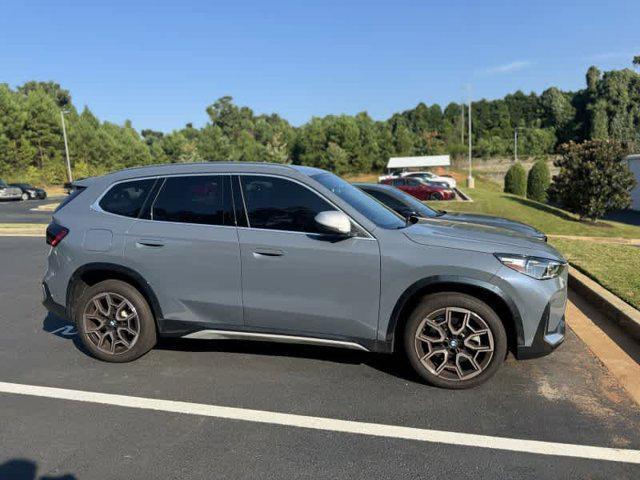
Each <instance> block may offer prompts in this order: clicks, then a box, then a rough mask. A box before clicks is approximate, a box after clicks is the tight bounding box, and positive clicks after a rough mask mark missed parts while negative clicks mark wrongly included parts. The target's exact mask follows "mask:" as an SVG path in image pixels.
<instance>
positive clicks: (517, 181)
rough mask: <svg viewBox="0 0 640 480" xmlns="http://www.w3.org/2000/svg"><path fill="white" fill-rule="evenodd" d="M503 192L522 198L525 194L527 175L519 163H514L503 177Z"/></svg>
mask: <svg viewBox="0 0 640 480" xmlns="http://www.w3.org/2000/svg"><path fill="white" fill-rule="evenodd" d="M504 191H505V192H506V193H513V194H514V195H520V196H521V197H524V196H525V194H526V193H527V174H526V172H525V171H524V168H523V167H522V165H521V164H520V163H514V164H513V165H511V167H509V170H507V174H506V175H505V176H504Z"/></svg>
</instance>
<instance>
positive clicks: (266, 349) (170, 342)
mask: <svg viewBox="0 0 640 480" xmlns="http://www.w3.org/2000/svg"><path fill="white" fill-rule="evenodd" d="M42 329H43V330H44V331H45V332H47V333H50V334H51V335H55V336H56V337H59V338H64V339H67V340H71V341H72V342H73V344H74V346H75V347H76V348H77V349H78V350H80V351H81V352H82V353H84V354H87V355H89V352H88V351H87V350H86V349H85V348H84V346H83V345H82V343H81V342H80V340H79V338H78V335H77V331H76V329H75V327H74V326H73V324H71V323H70V322H68V321H67V320H65V319H63V318H60V317H58V316H56V315H55V314H53V313H49V314H48V315H47V316H46V317H45V318H44V320H43V322H42ZM155 349H156V350H165V351H176V352H180V351H182V352H212V353H216V352H217V353H237V354H240V355H241V354H247V355H267V356H271V357H291V358H306V359H311V360H321V361H326V362H333V363H343V364H352V365H367V366H368V367H371V368H373V369H375V370H378V371H381V372H383V373H386V374H388V375H392V376H395V377H398V378H402V379H404V380H407V381H411V382H417V383H423V382H422V380H421V378H420V377H419V376H418V375H417V374H416V373H415V372H414V371H413V369H412V368H411V366H410V365H409V363H408V361H407V360H406V358H405V357H404V355H401V354H399V353H394V354H391V355H386V354H381V353H371V352H359V351H355V350H345V349H342V348H333V347H317V346H313V345H296V344H286V343H275V342H255V341H241V340H195V339H185V338H160V339H159V340H158V343H157V345H156V346H155ZM0 478H2V477H0Z"/></svg>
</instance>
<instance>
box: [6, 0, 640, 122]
mask: <svg viewBox="0 0 640 480" xmlns="http://www.w3.org/2000/svg"><path fill="white" fill-rule="evenodd" d="M1 11H2V15H1V16H0V82H6V83H9V84H10V85H11V86H16V85H18V84H20V83H22V82H24V81H26V80H32V79H37V80H54V81H57V82H59V83H61V84H62V85H63V86H64V87H65V88H67V89H69V90H70V91H71V93H72V95H73V99H74V103H75V105H76V106H78V108H82V106H83V105H85V104H86V105H88V106H89V107H90V108H91V109H92V110H93V112H94V113H95V114H96V115H98V117H99V118H101V119H103V120H109V121H113V122H117V123H122V122H123V121H124V120H125V119H127V118H128V119H131V120H132V121H133V123H134V126H135V127H136V128H138V129H142V128H155V129H159V130H163V131H169V130H172V129H174V128H180V127H182V126H183V125H184V124H185V123H187V122H193V123H194V124H195V125H197V126H199V125H202V124H204V123H205V122H206V120H207V116H206V113H205V108H206V106H207V105H209V104H211V103H212V102H213V101H214V100H216V99H217V98H218V97H221V96H223V95H231V96H233V97H234V99H235V101H236V103H238V104H241V105H247V106H250V107H251V108H253V109H254V111H256V112H258V113H271V112H277V113H279V114H281V115H282V116H284V117H285V118H287V119H288V120H289V121H291V122H292V123H293V124H295V125H299V124H301V123H304V122H305V121H307V120H308V119H309V118H310V117H311V116H314V115H316V116H318V115H326V114H329V113H335V114H338V113H347V114H354V113H357V112H359V111H363V110H366V111H368V112H369V113H370V114H371V115H372V116H373V117H374V118H377V119H383V118H387V117H388V116H389V115H391V114H392V113H393V112H396V111H401V110H405V109H408V108H412V107H414V106H415V105H416V104H417V103H418V102H420V101H423V102H425V103H427V104H431V103H434V102H437V103H440V104H442V105H444V104H446V103H448V102H450V101H460V99H461V98H462V97H463V95H464V94H465V93H464V86H465V85H466V84H470V85H471V92H472V93H471V94H472V97H473V98H474V99H477V98H481V97H484V98H496V97H501V96H503V95H504V94H506V93H508V92H512V91H515V90H517V89H521V90H524V91H525V92H529V91H531V90H533V91H536V92H540V91H542V90H544V89H545V88H546V87H548V86H552V85H556V86H559V87H560V88H563V89H577V88H582V86H583V85H584V74H585V72H586V69H587V68H588V66H589V65H592V64H595V65H597V66H599V67H600V68H601V69H605V70H606V69H612V68H621V67H626V66H630V64H631V57H632V56H633V54H640V33H639V30H638V27H637V23H638V20H639V19H640V1H638V0H627V1H607V2H604V1H593V0H581V1H571V2H568V1H562V0H555V1H547V0H543V1H533V2H532V1H522V2H521V1H515V0H514V1H502V2H499V1H491V0H482V1H479V0H478V1H466V2H463V1H440V2H435V1H427V0H422V1H405V0H387V1H382V2H378V1H375V0H368V1H359V0H358V1H348V0H343V1H333V0H323V1H318V2H315V1H304V0H297V1H277V0H252V1H244V0H231V1H229V0H226V1H222V2H218V1H189V0H186V1H184V0H183V1H179V0H175V1H171V2H166V1H163V0H156V1H136V0H129V1H125V2H123V1H119V0H118V1H116V0H110V1H100V2H97V1H96V2H94V1H89V0H85V1H63V0H61V1H50V0H47V1H38V2H36V1H28V0H18V1H16V0H7V1H5V2H3V5H2V7H1Z"/></svg>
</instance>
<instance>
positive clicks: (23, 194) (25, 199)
mask: <svg viewBox="0 0 640 480" xmlns="http://www.w3.org/2000/svg"><path fill="white" fill-rule="evenodd" d="M20 198H21V199H22V201H23V202H26V201H27V200H29V194H28V193H27V192H23V193H22V196H21V197H20Z"/></svg>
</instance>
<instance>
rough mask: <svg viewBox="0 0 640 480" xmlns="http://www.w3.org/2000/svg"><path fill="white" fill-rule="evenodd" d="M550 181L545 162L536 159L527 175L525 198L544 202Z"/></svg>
mask: <svg viewBox="0 0 640 480" xmlns="http://www.w3.org/2000/svg"><path fill="white" fill-rule="evenodd" d="M550 183H551V174H550V173H549V167H548V166H547V162H545V161H544V160H538V161H537V162H536V163H534V164H533V167H531V170H529V175H528V176H527V198H530V199H531V200H535V201H537V202H546V201H547V189H548V188H549V184H550Z"/></svg>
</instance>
